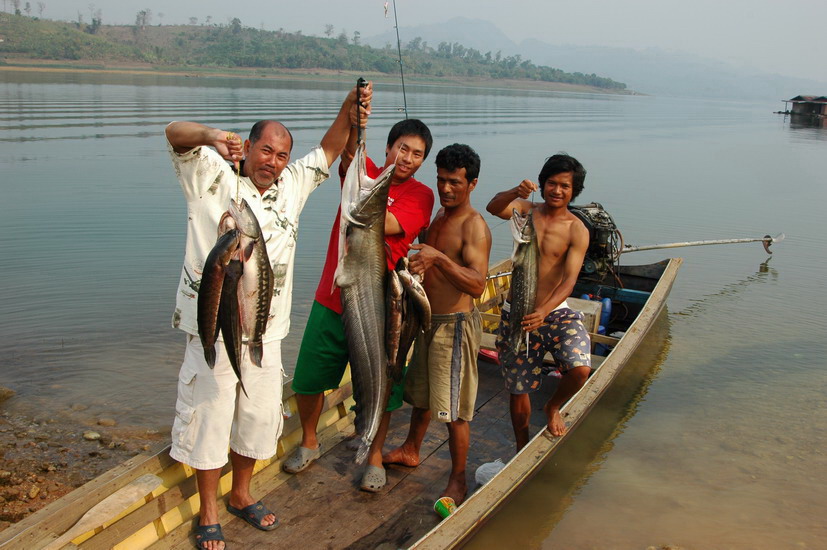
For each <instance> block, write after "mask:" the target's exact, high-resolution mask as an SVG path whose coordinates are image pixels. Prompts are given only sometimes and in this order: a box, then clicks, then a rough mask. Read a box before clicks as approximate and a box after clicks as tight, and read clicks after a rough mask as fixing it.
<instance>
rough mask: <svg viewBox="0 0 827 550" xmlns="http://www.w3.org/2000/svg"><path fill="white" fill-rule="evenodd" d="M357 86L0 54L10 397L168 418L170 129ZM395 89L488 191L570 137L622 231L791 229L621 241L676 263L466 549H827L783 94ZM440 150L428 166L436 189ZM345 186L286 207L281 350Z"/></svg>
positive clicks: (233, 122)
mask: <svg viewBox="0 0 827 550" xmlns="http://www.w3.org/2000/svg"><path fill="white" fill-rule="evenodd" d="M350 86H351V84H350V83H349V82H347V81H344V82H340V83H311V82H295V81H290V82H288V81H284V82H276V81H272V80H264V79H262V80H260V81H257V80H233V79H221V78H209V79H208V78H186V77H169V76H160V75H157V76H153V75H138V76H130V75H97V74H70V73H66V74H63V73H53V74H38V73H26V72H7V71H0V143H2V148H0V165H1V166H2V171H1V172H0V173H1V174H2V206H0V233H2V235H3V237H4V238H3V239H2V241H0V267H1V268H2V269H0V272H2V283H1V284H0V385H2V386H7V387H10V388H12V389H14V390H15V391H16V392H17V396H16V397H15V398H13V399H11V400H10V401H7V402H5V403H4V404H3V407H4V408H5V409H7V410H12V411H15V412H18V413H21V414H27V415H32V416H35V417H37V416H41V417H42V416H47V417H50V418H59V419H61V420H62V421H65V422H85V421H88V419H90V418H95V417H97V416H100V415H106V416H113V417H115V418H116V419H118V421H119V422H120V423H121V424H122V425H135V426H149V427H156V428H159V429H168V426H169V424H170V423H171V419H172V411H173V405H174V400H175V380H176V376H177V371H178V367H179V365H180V360H181V356H182V351H183V340H184V337H183V335H182V333H180V332H178V331H176V330H173V329H172V328H170V318H171V314H172V310H173V303H174V296H175V289H176V285H177V282H178V276H179V273H180V269H181V260H182V256H183V247H184V231H185V216H186V213H185V208H184V201H183V198H182V196H181V192H180V188H179V186H178V184H177V182H176V180H175V177H174V174H173V171H172V168H171V166H170V162H169V158H168V155H167V152H166V144H165V140H164V136H163V129H164V126H165V125H166V124H167V123H168V122H169V121H171V120H176V119H178V120H180V119H186V120H196V121H199V122H204V123H206V124H209V125H213V126H218V127H221V128H223V129H227V130H233V131H236V132H239V133H242V134H243V135H246V132H247V130H248V128H249V127H250V126H251V125H252V123H253V122H255V121H256V120H258V119H260V118H265V117H266V118H278V119H280V120H282V121H284V122H285V123H286V124H287V125H288V126H289V127H290V128H291V130H292V131H293V134H294V136H295V153H296V154H300V153H303V152H304V151H306V150H308V149H309V148H310V147H312V146H313V145H315V144H317V143H318V141H319V140H320V139H321V136H322V135H323V133H324V131H325V130H326V128H327V126H328V125H329V123H330V122H331V121H332V119H333V116H334V114H335V112H336V111H337V110H338V108H339V105H340V104H341V100H342V99H343V98H344V95H345V93H346V91H347V89H348V88H349V87H350ZM407 92H408V106H409V111H410V113H411V116H415V117H417V118H421V119H423V120H425V121H426V122H427V123H428V124H429V126H430V127H431V129H432V131H433V133H434V136H435V145H434V147H435V149H434V153H435V152H436V151H437V150H438V149H439V148H441V147H443V146H445V145H448V144H450V143H454V142H463V143H468V144H469V145H471V146H472V147H474V148H475V149H476V150H477V151H478V152H479V154H480V156H481V158H482V171H481V175H480V183H479V185H478V186H477V188H476V190H475V191H474V193H473V195H472V198H473V203H474V205H475V206H476V207H477V208H479V209H480V210H482V209H483V208H484V206H485V204H486V203H487V201H488V200H489V199H490V198H491V196H493V195H494V194H495V193H496V192H497V191H500V190H502V189H504V188H506V187H510V186H513V185H514V184H516V183H517V182H519V181H520V180H521V179H523V178H532V179H534V178H536V176H537V173H538V172H539V168H540V166H541V165H542V163H543V160H544V159H545V158H546V157H547V156H549V155H550V154H553V153H556V152H558V151H561V150H565V151H567V152H568V153H570V154H572V155H574V156H576V157H577V158H578V159H579V160H581V161H582V162H583V164H584V165H585V166H586V168H587V169H588V177H587V179H586V189H585V191H584V192H583V194H582V195H581V197H580V198H579V199H578V200H577V201H576V202H578V203H585V202H589V201H597V202H600V203H602V204H603V205H604V206H605V207H606V208H607V210H608V211H609V212H610V213H611V214H612V215H613V217H614V219H615V221H616V222H617V224H618V226H619V227H620V229H621V231H622V233H623V236H624V239H625V241H626V242H627V243H630V244H653V243H664V242H672V241H685V240H701V239H718V238H745V237H761V236H763V235H765V234H767V233H769V234H772V235H776V234H778V233H781V232H783V233H785V234H786V240H784V241H783V242H782V243H779V244H777V245H775V246H774V247H773V249H774V252H775V254H773V256H772V257H771V258H769V259H768V257H767V255H766V254H765V253H764V251H763V249H762V247H761V245H760V244H758V243H754V244H749V245H736V246H716V247H700V248H685V249H679V250H666V251H652V252H641V253H636V254H629V255H624V258H623V261H624V262H626V263H649V262H651V261H653V260H657V259H661V258H663V257H667V256H670V255H674V256H682V257H684V258H685V263H684V266H683V268H682V269H681V271H680V273H679V275H678V280H677V282H676V284H675V287H674V289H673V291H672V294H671V297H670V299H669V309H668V315H667V316H665V317H664V318H663V320H662V322H661V323H660V324H659V325H658V327H657V330H656V331H655V334H653V336H652V337H651V338H649V339H648V341H647V342H646V345H645V346H644V347H643V348H642V349H641V350H640V352H639V354H638V355H637V357H636V360H635V361H634V362H633V365H631V366H630V369H629V372H627V373H625V374H624V378H623V379H622V381H621V383H619V384H618V386H617V388H615V389H613V390H612V392H613V393H612V394H610V395H608V396H607V398H606V399H605V400H604V401H603V402H602V403H601V406H600V407H599V408H597V409H596V410H595V411H594V412H593V414H592V415H591V416H590V418H589V421H588V424H586V425H584V426H583V427H581V428H580V429H578V431H577V432H576V433H575V434H574V436H573V437H572V438H571V439H570V441H569V442H567V443H566V445H565V446H564V449H563V451H562V452H561V453H560V454H559V455H558V456H556V457H555V459H554V461H553V462H552V463H551V464H549V466H548V467H546V468H545V469H544V470H543V471H542V473H541V474H540V475H538V476H537V477H536V478H535V479H534V480H532V482H531V484H530V485H529V486H528V487H526V488H525V490H523V491H521V492H520V494H519V495H518V496H517V497H516V498H515V499H514V500H512V501H511V502H510V503H509V505H508V506H507V507H506V508H505V509H504V510H503V511H502V512H501V513H500V514H498V515H497V516H496V517H495V518H494V520H492V521H491V522H490V523H489V524H488V525H487V526H486V528H485V529H484V530H483V531H482V532H481V533H480V534H479V535H478V536H477V537H476V538H475V539H474V540H473V541H472V542H471V544H470V547H471V548H492V547H495V546H494V545H497V546H506V545H508V546H510V547H517V548H646V547H647V546H656V547H660V546H663V545H667V544H671V545H675V546H680V547H682V548H705V549H706V548H739V549H741V548H743V549H746V548H750V549H752V548H819V547H823V546H822V545H823V541H824V540H826V539H827V522H825V521H824V517H823V516H824V511H825V510H827V496H825V495H827V455H825V449H827V407H825V406H824V404H825V397H824V396H825V394H827V371H826V370H825V359H824V357H825V355H827V353H825V352H827V343H825V341H826V340H827V339H825V336H827V330H826V329H827V321H825V309H826V308H827V297H825V292H824V289H823V286H824V282H825V281H826V280H827V277H825V274H824V268H825V266H826V265H827V262H825V253H827V237H825V230H827V224H825V222H824V207H825V205H827V130H825V129H821V128H810V127H807V126H802V125H798V124H792V123H791V122H790V121H789V120H785V119H784V118H783V117H782V116H781V115H775V114H773V111H774V110H778V108H779V107H781V103H780V102H779V101H778V100H780V99H781V98H768V99H767V101H765V102H747V103H745V102H739V101H734V100H733V101H720V100H715V101H711V100H710V101H705V100H697V99H692V100H688V99H670V98H656V97H635V96H604V95H590V94H570V93H569V94H563V93H549V92H539V91H517V90H511V89H496V90H490V89H489V90H484V89H471V88H467V89H466V88H458V87H437V86H409V88H408V90H407ZM401 104H402V94H401V90H400V88H399V87H398V86H389V85H377V87H376V93H375V102H374V115H373V117H372V118H371V122H370V129H369V133H368V149H369V151H373V152H374V153H375V154H376V156H377V157H380V156H381V152H382V150H383V147H384V138H385V137H386V135H387V131H388V129H389V127H390V126H391V125H392V124H393V123H394V122H396V121H397V120H398V119H399V118H400V117H401V114H400V113H399V111H398V108H399V106H400V105H401ZM433 156H434V155H432V156H431V157H430V158H429V159H428V160H427V161H426V164H425V165H424V166H423V168H422V169H421V170H420V172H419V176H420V179H421V180H422V181H424V182H426V183H428V184H430V185H432V186H433V183H434V180H435V172H436V171H435V168H434V165H433ZM337 203H338V185H337V184H336V183H335V182H328V183H326V184H324V185H323V186H322V187H321V188H320V189H319V190H318V191H317V192H316V193H314V195H313V196H312V197H311V199H310V202H309V205H308V207H307V208H306V209H305V212H304V214H303V216H302V219H301V229H300V235H299V248H298V253H297V261H296V285H295V290H294V304H293V319H292V323H293V326H292V331H291V335H290V337H289V338H288V340H287V341H286V342H285V345H284V359H285V363H286V365H287V367H288V371H290V370H292V365H293V363H294V360H295V354H296V351H297V349H298V344H299V341H300V338H301V334H302V332H303V328H304V324H305V321H306V318H307V315H308V312H309V306H310V303H311V300H312V294H313V291H314V289H315V286H316V284H317V282H318V277H319V273H320V269H321V266H322V259H323V255H324V250H325V247H326V242H327V236H328V235H329V231H330V226H331V223H332V219H333V216H334V214H335V210H336V205H337ZM486 216H487V214H486ZM487 219H488V221H489V224H490V225H491V226H492V232H493V234H494V249H493V251H492V259H498V258H502V257H505V256H506V255H508V254H509V253H510V247H511V241H510V236H509V234H508V231H507V228H506V226H504V225H502V224H501V223H500V220H495V219H493V218H491V217H488V216H487ZM78 405H82V406H83V407H88V408H86V409H85V410H83V411H78V410H73V408H74V409H81V408H83V407H79V406H78ZM493 458H496V457H492V459H493ZM504 458H505V457H504Z"/></svg>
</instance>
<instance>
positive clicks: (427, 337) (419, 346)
mask: <svg viewBox="0 0 827 550" xmlns="http://www.w3.org/2000/svg"><path fill="white" fill-rule="evenodd" d="M481 337H482V324H481V321H480V313H479V311H477V310H476V309H474V311H471V312H469V313H449V314H445V315H433V316H432V317H431V330H430V331H429V332H428V333H427V334H420V335H419V337H418V338H417V339H416V344H415V346H414V353H413V357H412V358H411V363H410V366H409V367H408V374H407V377H406V378H405V392H404V396H405V401H407V402H408V403H410V404H411V405H413V406H414V407H418V408H420V409H430V410H431V414H432V415H433V416H432V418H435V419H436V420H439V421H441V422H454V421H455V420H457V419H461V420H471V419H472V418H474V405H475V404H476V401H477V353H478V352H479V350H480V338H481Z"/></svg>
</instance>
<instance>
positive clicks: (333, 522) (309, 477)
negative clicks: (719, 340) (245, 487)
mask: <svg viewBox="0 0 827 550" xmlns="http://www.w3.org/2000/svg"><path fill="white" fill-rule="evenodd" d="M681 261H682V260H681V259H679V258H677V259H671V260H666V261H663V262H659V263H656V264H651V265H643V266H620V267H616V268H615V269H614V271H613V273H612V274H610V275H606V276H603V277H602V278H601V277H591V278H581V280H580V281H579V282H578V285H577V287H576V288H575V292H574V293H573V294H574V296H580V295H583V294H593V295H596V296H599V297H602V298H610V299H611V302H612V308H613V314H612V317H611V321H610V323H609V326H608V327H606V333H607V334H610V336H605V335H601V334H597V333H598V322H599V318H600V307H601V305H600V304H601V302H599V301H594V300H580V299H578V298H572V299H571V300H570V301H569V304H570V305H571V306H572V307H573V308H574V309H579V310H581V311H583V312H584V314H585V315H586V325H587V327H588V328H589V330H590V332H592V344H593V348H595V349H593V350H592V366H593V367H594V368H595V370H594V372H593V374H592V375H591V377H590V378H589V380H588V382H587V383H586V385H585V386H584V387H583V388H582V389H581V390H580V391H579V392H578V393H577V394H576V395H575V396H574V397H573V398H572V399H571V400H570V401H569V402H568V403H567V404H566V405H565V407H564V408H563V411H562V412H563V415H564V419H565V421H566V423H567V424H568V426H569V431H568V432H567V434H566V435H565V436H563V437H552V436H551V435H550V434H549V433H548V431H547V430H545V429H544V426H545V418H544V415H543V414H542V412H541V411H540V410H539V409H540V407H541V406H542V404H543V403H544V401H545V400H546V399H547V398H548V396H549V395H550V394H551V392H552V391H553V388H554V384H553V382H554V381H555V379H554V378H553V377H551V376H550V377H548V380H549V383H548V384H546V383H544V384H543V386H544V387H543V388H542V389H541V390H540V391H538V392H537V393H538V395H537V396H536V398H534V397H533V399H535V400H534V402H533V408H535V409H537V411H536V412H535V413H534V415H533V417H532V426H533V429H534V430H535V431H536V435H535V436H534V437H533V438H532V439H531V441H530V442H529V444H528V445H527V446H526V447H525V448H523V449H522V451H521V452H520V453H519V454H517V455H516V456H513V457H512V455H513V454H514V441H513V433H512V430H511V424H510V420H509V413H508V394H507V392H505V390H504V389H503V384H502V379H501V376H500V372H499V367H498V366H497V365H496V364H494V363H492V362H489V361H486V360H480V362H479V373H480V376H479V378H480V386H479V393H478V397H477V412H476V416H475V418H474V421H473V422H471V448H470V451H469V461H468V471H469V476H468V477H469V491H473V493H472V494H470V496H469V497H468V498H467V500H466V501H465V503H464V504H463V505H462V506H460V507H459V508H458V510H457V511H456V513H454V514H453V515H452V516H450V517H449V518H447V519H445V520H440V518H439V517H438V516H437V515H436V514H435V513H434V512H433V509H432V506H433V503H434V500H435V499H436V498H437V497H439V495H440V492H441V491H442V490H443V489H444V487H445V484H446V483H447V477H448V473H449V470H450V456H449V451H448V442H447V431H446V430H445V429H444V428H442V427H441V426H438V425H437V423H435V422H434V423H432V425H431V426H430V428H429V430H428V434H427V436H426V438H425V441H424V442H423V446H422V451H421V457H420V458H421V464H420V465H419V466H418V467H417V468H404V467H394V466H390V467H389V468H388V485H387V486H386V488H385V489H384V490H383V491H382V492H381V493H379V494H368V493H364V492H361V491H359V490H358V485H359V482H360V479H361V468H360V467H357V466H354V465H353V457H354V455H355V452H354V451H353V450H352V449H351V448H350V446H349V445H348V438H349V437H350V436H351V435H352V434H353V418H354V415H353V412H352V411H351V407H352V405H353V404H354V402H353V398H352V391H351V385H350V381H349V378H348V377H347V376H346V379H345V380H344V381H343V383H342V385H341V387H339V388H338V389H336V390H334V391H331V392H329V393H328V394H327V395H326V397H325V402H324V412H323V414H322V418H321V420H320V423H319V432H320V439H321V442H322V445H323V447H324V449H325V453H324V455H323V456H322V458H321V459H319V460H318V461H316V462H315V463H314V464H313V465H312V466H311V467H310V468H308V469H307V470H306V471H305V472H302V473H301V474H298V475H296V476H292V475H288V474H285V473H284V472H282V470H281V463H282V461H283V459H284V458H285V457H286V456H287V455H289V453H290V452H291V451H292V450H293V449H294V448H295V447H296V446H297V445H298V444H299V442H300V440H301V428H300V425H299V419H298V415H297V414H295V411H296V406H295V398H294V396H293V394H292V391H290V389H289V383H286V384H285V387H284V396H285V397H284V404H285V413H286V414H287V415H289V418H287V419H286V421H285V426H284V432H283V436H282V438H281V439H280V441H279V444H278V453H277V455H276V456H275V457H273V458H272V459H270V460H266V461H259V462H258V463H257V466H256V470H255V475H254V476H253V482H252V493H253V495H254V496H257V497H261V498H262V500H263V501H264V502H265V503H266V504H267V505H268V506H269V507H270V508H271V509H273V510H275V511H276V512H277V515H278V516H279V519H280V521H281V525H280V527H279V528H278V529H277V530H275V531H273V532H261V531H258V530H255V529H253V528H251V527H250V526H248V525H246V524H245V523H244V522H242V521H238V520H237V519H236V518H235V517H233V516H231V515H230V514H229V513H227V512H225V511H224V510H223V508H222V511H221V517H220V521H221V523H222V525H223V527H224V532H225V536H226V537H227V545H228V547H230V548H253V547H262V548H264V547H273V546H276V547H285V548H286V547H307V548H379V547H382V548H406V547H409V548H416V549H431V548H433V549H440V550H441V549H444V548H453V547H456V546H459V545H461V544H463V542H465V541H467V540H468V538H469V537H470V536H471V534H472V533H473V532H474V531H475V530H476V529H477V528H478V527H479V526H480V525H481V524H482V523H483V522H484V521H485V520H486V518H488V517H490V516H491V515H492V514H494V513H495V511H496V510H497V508H498V507H499V506H500V505H501V504H503V503H504V502H505V500H506V499H507V498H508V497H509V496H510V495H512V494H513V493H514V492H515V491H516V490H517V489H519V487H520V486H521V485H522V484H523V483H525V482H526V481H527V480H528V479H529V478H530V477H531V476H532V475H533V474H535V473H536V472H537V471H538V470H539V468H541V467H542V465H543V464H544V463H545V462H547V461H548V460H549V459H550V458H551V457H552V456H553V454H554V453H555V451H556V450H557V449H558V448H559V446H560V444H561V443H562V442H563V441H564V440H565V439H567V438H568V437H570V435H571V434H572V432H573V431H574V428H576V427H577V425H578V424H579V423H580V422H581V421H582V420H583V418H584V417H585V416H586V414H587V413H588V412H589V410H590V409H591V408H592V407H593V406H594V404H595V403H596V402H597V401H598V399H599V398H600V396H601V395H602V394H603V393H604V391H605V390H606V389H607V387H609V385H610V384H611V383H612V381H613V380H614V379H615V377H616V376H617V375H618V373H619V372H620V370H621V369H622V368H623V366H624V365H625V364H626V362H627V361H628V359H629V357H630V355H631V354H632V352H633V351H634V350H635V349H636V348H637V347H638V345H639V344H640V342H641V341H642V339H643V338H644V336H645V335H646V333H647V331H648V330H649V328H650V327H651V326H652V324H653V322H654V321H655V319H656V318H657V317H658V314H659V313H660V312H661V310H662V309H663V308H664V306H665V303H666V297H667V296H668V294H669V291H670V290H671V287H672V283H673V281H674V280H675V276H676V275H677V271H678V269H679V267H680V265H681ZM509 270H510V262H509V261H505V262H501V263H500V264H497V265H494V266H492V268H491V270H490V274H489V280H488V284H487V288H486V292H485V294H484V295H483V297H482V298H481V299H480V300H478V307H479V309H480V311H481V312H482V314H483V324H484V329H485V331H486V334H485V335H484V338H483V347H484V348H485V349H488V350H491V349H492V348H493V341H494V336H493V334H491V332H493V330H494V329H495V328H496V325H497V322H498V320H499V312H500V305H501V304H502V301H503V299H504V298H505V297H506V296H507V293H508V286H509V282H510V278H509V275H508V271H509ZM620 333H622V336H620V337H617V336H619V335H620ZM612 334H614V335H615V336H611V335H612ZM598 345H600V346H602V348H597V346H598ZM408 421H409V407H408V406H407V405H406V406H405V407H404V408H403V409H402V410H401V411H398V412H397V413H395V414H394V415H393V420H392V423H391V430H390V433H389V436H388V440H387V443H386V449H387V448H391V447H392V446H396V445H399V444H400V443H401V442H402V441H403V440H404V438H405V435H406V434H407V427H408ZM168 452H169V448H166V449H163V450H161V451H159V452H157V453H154V454H147V455H139V456H136V457H133V458H132V459H130V460H128V461H126V462H125V463H123V464H122V465H120V466H118V467H116V468H114V469H112V470H110V471H109V472H107V473H106V474H104V475H102V476H100V477H98V478H97V479H94V480H92V481H90V482H89V483H87V484H86V485H83V486H82V487H80V488H78V489H76V490H75V491H73V492H72V493H70V494H68V495H66V496H65V497H63V498H61V499H60V500H58V501H55V502H54V503H52V504H50V505H49V506H47V507H45V508H43V509H42V510H40V511H38V512H36V513H34V514H32V515H31V516H29V517H27V518H25V519H24V520H22V521H20V522H19V523H17V524H15V525H13V526H11V527H10V528H8V529H6V530H5V531H3V532H1V533H0V548H4V549H5V548H9V549H11V548H20V549H26V550H31V549H36V548H63V547H65V546H66V545H67V544H69V547H70V548H75V547H79V548H82V549H104V548H105V549H110V548H115V549H130V550H132V549H141V548H191V547H192V544H193V542H192V538H191V530H192V527H193V525H194V523H195V521H196V516H197V515H198V506H199V502H198V494H197V492H196V487H195V478H194V472H193V470H192V469H191V468H189V467H188V466H185V465H183V464H180V463H178V462H175V461H174V460H172V459H171V458H170V457H169V454H168ZM496 458H501V459H504V460H507V459H509V458H510V460H507V463H506V466H505V467H504V468H503V469H502V470H501V471H500V472H499V473H497V474H496V475H495V476H494V477H493V479H491V480H490V481H489V482H488V483H486V484H485V485H483V486H481V487H476V484H475V482H474V480H473V477H474V476H473V472H474V471H475V470H476V468H477V467H478V466H479V465H480V464H482V463H486V462H490V461H493V460H494V459H496ZM152 476H157V477H152ZM230 476H231V473H230V471H229V467H225V470H224V471H223V472H222V478H221V483H220V487H219V493H220V495H221V496H220V497H219V498H222V499H224V500H226V498H227V496H226V495H227V494H228V492H229V488H230V484H231V477H230ZM84 516H85V520H83V521H80V522H79V520H81V518H82V517H84Z"/></svg>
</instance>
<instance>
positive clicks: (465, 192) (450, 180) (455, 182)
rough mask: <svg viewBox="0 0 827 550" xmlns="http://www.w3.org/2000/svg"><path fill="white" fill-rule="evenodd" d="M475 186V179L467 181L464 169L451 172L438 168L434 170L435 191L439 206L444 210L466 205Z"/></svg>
mask: <svg viewBox="0 0 827 550" xmlns="http://www.w3.org/2000/svg"><path fill="white" fill-rule="evenodd" d="M476 185H477V179H476V178H474V179H473V180H471V181H468V178H467V177H466V175H465V168H464V167H463V168H457V169H456V170H453V171H449V170H447V169H445V168H439V167H437V169H436V190H437V193H439V204H441V205H442V206H443V207H444V208H455V207H457V206H461V205H463V204H466V203H468V202H469V200H470V198H471V191H473V190H474V187H476Z"/></svg>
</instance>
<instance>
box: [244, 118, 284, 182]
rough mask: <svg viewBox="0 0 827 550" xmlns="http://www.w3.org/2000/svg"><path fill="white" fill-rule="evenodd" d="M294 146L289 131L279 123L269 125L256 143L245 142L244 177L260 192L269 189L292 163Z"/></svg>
mask: <svg viewBox="0 0 827 550" xmlns="http://www.w3.org/2000/svg"><path fill="white" fill-rule="evenodd" d="M292 145H293V142H292V139H291V138H290V134H289V133H288V132H287V129H286V128H284V127H283V126H282V125H280V124H278V123H275V122H274V123H271V124H268V125H267V126H266V127H265V128H264V129H263V130H262V131H261V135H260V136H259V138H258V139H257V140H256V142H255V143H252V142H251V141H250V140H247V141H245V142H244V175H245V176H247V177H248V178H250V180H251V181H252V182H253V184H254V185H255V186H256V187H257V188H258V189H259V191H262V192H263V191H265V190H266V189H269V188H270V186H271V185H273V183H274V182H275V181H276V180H277V179H278V178H279V176H281V172H282V170H284V168H285V166H287V164H288V163H289V162H290V149H291V147H292Z"/></svg>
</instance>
